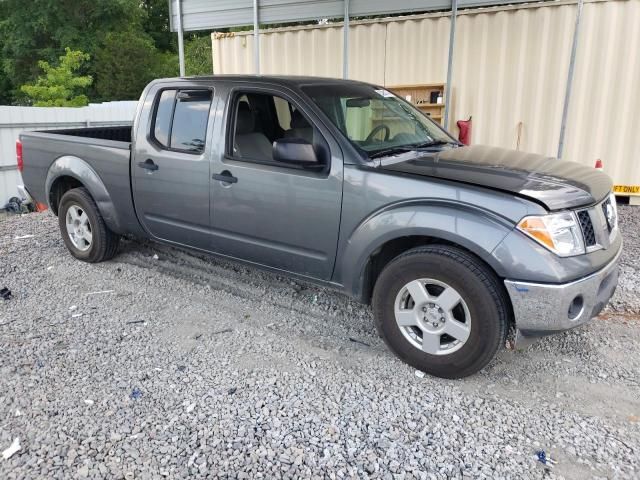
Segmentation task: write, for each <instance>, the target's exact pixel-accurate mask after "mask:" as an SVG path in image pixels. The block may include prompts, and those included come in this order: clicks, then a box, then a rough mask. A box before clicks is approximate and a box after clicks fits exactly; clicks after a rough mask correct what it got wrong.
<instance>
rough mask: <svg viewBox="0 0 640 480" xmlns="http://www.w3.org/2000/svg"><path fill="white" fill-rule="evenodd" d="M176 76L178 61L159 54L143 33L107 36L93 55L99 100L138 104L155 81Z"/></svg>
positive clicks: (119, 32)
mask: <svg viewBox="0 0 640 480" xmlns="http://www.w3.org/2000/svg"><path fill="white" fill-rule="evenodd" d="M177 74H178V60H177V57H176V56H175V55H174V54H171V53H164V52H160V51H158V49H157V48H156V47H155V46H154V44H153V40H152V39H151V37H149V36H148V35H145V34H144V33H143V32H138V31H133V30H124V31H116V32H110V33H108V34H107V35H106V38H105V41H104V43H103V45H102V46H101V47H100V48H99V49H98V50H97V51H96V55H95V76H96V83H95V86H96V94H97V97H98V98H99V99H100V100H137V99H138V98H139V97H140V93H142V90H143V89H144V87H145V85H146V84H147V83H149V82H150V81H151V80H153V79H154V78H158V77H170V76H175V75H177Z"/></svg>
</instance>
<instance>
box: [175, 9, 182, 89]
mask: <svg viewBox="0 0 640 480" xmlns="http://www.w3.org/2000/svg"><path fill="white" fill-rule="evenodd" d="M181 2H182V0H176V16H177V17H178V62H179V63H180V76H181V77H184V38H183V37H184V32H183V31H182V7H181V5H180V4H181Z"/></svg>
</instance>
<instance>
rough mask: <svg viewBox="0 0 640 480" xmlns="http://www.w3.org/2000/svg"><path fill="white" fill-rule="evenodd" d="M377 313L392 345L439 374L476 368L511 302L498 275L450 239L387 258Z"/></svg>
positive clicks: (500, 336)
mask: <svg viewBox="0 0 640 480" xmlns="http://www.w3.org/2000/svg"><path fill="white" fill-rule="evenodd" d="M373 312H374V316H375V321H376V327H377V328H378V331H379V332H380V334H381V336H382V337H383V338H384V340H385V342H386V343H387V344H388V345H389V347H390V348H391V350H393V352H394V353H395V354H396V355H397V356H398V357H400V358H401V359H402V360H403V361H405V362H406V363H408V364H409V365H411V366H413V367H415V368H417V369H419V370H422V371H424V372H427V373H429V374H431V375H435V376H437V377H443V378H462V377H466V376H468V375H471V374H473V373H476V372H477V371H479V370H481V369H482V368H483V367H485V366H486V365H487V364H488V363H489V361H490V360H491V359H492V358H493V356H494V355H495V353H496V351H497V350H498V348H499V347H500V346H501V345H504V341H505V338H506V332H507V323H508V308H507V303H506V300H505V297H504V293H503V291H502V288H501V286H500V283H499V281H498V278H497V277H496V276H495V275H494V273H493V272H492V271H490V269H488V268H487V267H486V266H485V265H484V264H483V263H482V262H481V261H480V260H478V259H476V258H475V257H474V256H472V255H470V254H468V253H467V252H465V251H463V250H461V249H458V248H455V247H450V246H446V245H431V246H425V247H419V248H414V249H412V250H409V251H407V252H405V253H403V254H402V255H399V256H398V257H396V258H395V259H394V260H392V261H391V262H389V264H388V265H387V266H386V267H385V268H384V269H383V270H382V272H381V273H380V276H379V277H378V280H377V282H376V285H375V288H374V291H373Z"/></svg>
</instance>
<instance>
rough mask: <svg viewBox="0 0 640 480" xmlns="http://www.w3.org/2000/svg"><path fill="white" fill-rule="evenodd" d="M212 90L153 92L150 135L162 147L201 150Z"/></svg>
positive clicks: (198, 151)
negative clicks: (156, 93)
mask: <svg viewBox="0 0 640 480" xmlns="http://www.w3.org/2000/svg"><path fill="white" fill-rule="evenodd" d="M212 98H213V92H212V91H211V90H210V89H197V88H195V89H194V88H189V89H166V90H162V91H161V92H160V93H159V94H158V95H156V101H155V107H154V116H153V125H152V128H151V136H152V139H153V140H154V142H155V143H156V144H157V145H158V146H159V147H160V148H163V149H165V150H174V151H180V152H185V153H194V154H198V153H202V152H203V151H204V146H205V143H206V135H207V124H208V121H209V110H210V109H211V100H212Z"/></svg>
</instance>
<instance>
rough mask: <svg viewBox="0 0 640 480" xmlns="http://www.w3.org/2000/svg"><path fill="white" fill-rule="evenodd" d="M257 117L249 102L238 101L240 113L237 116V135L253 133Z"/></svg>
mask: <svg viewBox="0 0 640 480" xmlns="http://www.w3.org/2000/svg"><path fill="white" fill-rule="evenodd" d="M255 123H256V122H255V119H254V118H253V113H252V112H251V109H250V108H249V104H248V103H247V102H240V103H238V113H237V116H236V135H245V134H247V133H253V129H254V128H255Z"/></svg>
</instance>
